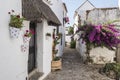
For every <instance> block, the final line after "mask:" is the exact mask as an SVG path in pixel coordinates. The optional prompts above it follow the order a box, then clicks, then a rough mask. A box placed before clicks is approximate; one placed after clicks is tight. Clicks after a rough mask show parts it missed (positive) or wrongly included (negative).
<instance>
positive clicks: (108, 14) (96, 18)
mask: <svg viewBox="0 0 120 80" xmlns="http://www.w3.org/2000/svg"><path fill="white" fill-rule="evenodd" d="M87 17H88V19H87V20H88V21H89V20H91V23H93V24H101V23H105V22H108V21H113V20H120V11H119V9H118V8H117V9H116V8H101V9H100V8H99V9H94V10H91V11H89V13H88V15H87ZM117 24H118V23H117Z"/></svg>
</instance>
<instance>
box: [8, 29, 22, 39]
mask: <svg viewBox="0 0 120 80" xmlns="http://www.w3.org/2000/svg"><path fill="white" fill-rule="evenodd" d="M9 30H10V37H11V38H18V37H19V34H20V29H19V28H15V27H10V28H9Z"/></svg>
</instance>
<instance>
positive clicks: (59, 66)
mask: <svg viewBox="0 0 120 80" xmlns="http://www.w3.org/2000/svg"><path fill="white" fill-rule="evenodd" d="M51 68H52V70H58V69H62V62H61V59H60V60H57V61H52V63H51Z"/></svg>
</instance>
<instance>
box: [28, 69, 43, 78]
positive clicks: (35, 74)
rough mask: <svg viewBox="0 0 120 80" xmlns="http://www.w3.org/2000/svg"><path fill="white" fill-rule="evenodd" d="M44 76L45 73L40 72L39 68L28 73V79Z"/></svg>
mask: <svg viewBox="0 0 120 80" xmlns="http://www.w3.org/2000/svg"><path fill="white" fill-rule="evenodd" d="M42 76H43V73H42V72H38V71H37V69H35V70H33V71H32V72H31V73H30V74H29V75H28V80H39V78H40V77H42Z"/></svg>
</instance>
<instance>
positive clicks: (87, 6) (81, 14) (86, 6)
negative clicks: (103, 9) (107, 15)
mask: <svg viewBox="0 0 120 80" xmlns="http://www.w3.org/2000/svg"><path fill="white" fill-rule="evenodd" d="M94 8H95V6H94V5H93V4H92V3H91V2H90V1H88V0H86V1H85V2H84V3H83V4H82V5H81V6H80V7H79V8H78V9H76V12H75V16H74V19H75V22H74V23H75V24H76V25H78V19H79V18H80V20H81V24H84V21H86V15H87V13H86V11H87V10H92V9H94Z"/></svg>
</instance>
